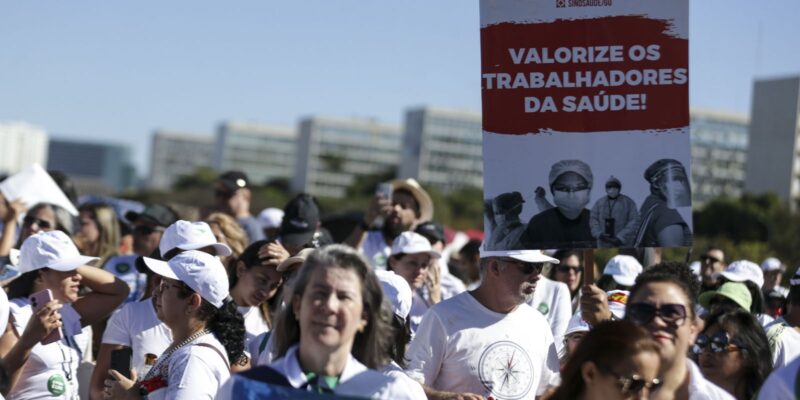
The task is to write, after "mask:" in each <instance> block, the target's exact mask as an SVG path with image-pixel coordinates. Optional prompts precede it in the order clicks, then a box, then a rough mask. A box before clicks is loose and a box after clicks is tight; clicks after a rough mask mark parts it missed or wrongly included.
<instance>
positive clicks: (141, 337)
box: [91, 220, 231, 398]
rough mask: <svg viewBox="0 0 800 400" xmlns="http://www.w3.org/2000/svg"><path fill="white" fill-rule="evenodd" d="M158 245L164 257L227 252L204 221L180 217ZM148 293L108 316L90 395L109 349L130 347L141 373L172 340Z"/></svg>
mask: <svg viewBox="0 0 800 400" xmlns="http://www.w3.org/2000/svg"><path fill="white" fill-rule="evenodd" d="M158 248H159V252H160V254H162V255H164V256H163V257H162V259H164V260H169V259H170V258H173V257H175V256H176V255H178V254H179V253H181V252H184V251H191V250H201V251H205V252H208V253H211V254H212V255H217V256H227V255H230V254H231V249H230V247H228V246H227V245H226V244H222V243H217V239H216V237H214V233H213V232H212V230H211V227H210V226H208V224H207V223H205V222H190V221H184V220H179V221H177V222H175V223H173V224H171V225H169V226H168V227H167V229H166V230H165V231H164V234H163V235H162V236H161V241H160V242H159V244H158ZM143 268H144V272H145V273H147V275H148V280H150V281H151V282H150V285H148V286H149V287H154V288H157V287H158V286H159V285H160V281H161V279H160V276H159V275H157V274H154V273H153V272H152V271H151V270H149V269H148V268H146V267H143ZM223 268H224V267H223ZM151 295H152V293H146V295H145V297H144V298H143V299H142V300H141V301H136V302H131V303H128V304H126V305H125V306H124V307H122V308H120V309H119V310H118V311H117V312H115V313H114V314H113V315H112V316H111V318H109V320H108V324H107V325H106V329H105V332H104V333H103V340H102V344H101V345H100V350H99V351H98V352H97V363H96V366H95V369H94V371H93V373H92V384H91V388H92V395H93V398H100V397H101V396H102V393H103V387H104V386H103V381H104V380H105V379H106V378H107V376H108V374H107V372H106V371H108V368H109V367H110V366H111V352H112V351H113V350H118V349H123V348H131V349H132V352H133V355H132V357H131V365H132V366H133V367H134V368H135V369H136V370H137V371H138V372H139V373H140V374H142V376H143V375H144V374H146V373H147V372H148V371H149V370H150V368H152V367H153V365H154V364H155V361H156V359H157V358H158V356H160V355H161V353H163V352H164V350H165V349H166V348H167V347H168V346H169V344H170V343H171V342H172V333H171V332H170V330H169V328H168V327H167V326H166V325H164V323H162V322H161V320H159V319H158V317H157V316H156V309H155V297H151Z"/></svg>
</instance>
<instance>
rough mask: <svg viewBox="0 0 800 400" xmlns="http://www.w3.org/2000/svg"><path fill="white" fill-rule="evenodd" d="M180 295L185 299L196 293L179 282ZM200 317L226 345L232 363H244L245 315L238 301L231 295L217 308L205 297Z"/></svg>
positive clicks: (199, 313)
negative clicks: (241, 312)
mask: <svg viewBox="0 0 800 400" xmlns="http://www.w3.org/2000/svg"><path fill="white" fill-rule="evenodd" d="M179 285H180V291H179V293H178V294H179V297H181V298H183V299H185V298H187V297H189V296H191V295H192V293H196V292H195V291H194V290H192V288H190V287H189V286H187V285H186V284H185V283H183V282H179ZM198 318H199V319H200V320H201V321H205V322H206V329H208V330H209V331H210V332H211V333H212V334H213V335H214V337H216V338H217V340H219V342H220V343H222V346H223V347H225V352H226V353H228V360H229V361H230V363H231V365H234V364H244V363H245V362H246V360H245V359H244V357H245V354H244V337H245V329H244V317H243V316H242V314H239V311H238V310H237V309H236V303H234V301H233V299H231V298H230V297H229V298H227V299H225V301H224V302H223V303H222V307H220V308H217V307H215V306H214V305H213V304H211V303H209V302H208V300H206V299H203V302H202V303H201V304H200V310H199V312H198Z"/></svg>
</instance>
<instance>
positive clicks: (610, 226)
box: [605, 218, 615, 236]
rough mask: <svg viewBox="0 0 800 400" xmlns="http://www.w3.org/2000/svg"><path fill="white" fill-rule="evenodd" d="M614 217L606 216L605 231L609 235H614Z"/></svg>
mask: <svg viewBox="0 0 800 400" xmlns="http://www.w3.org/2000/svg"><path fill="white" fill-rule="evenodd" d="M614 222H615V221H614V218H606V226H605V233H606V235H608V236H614Z"/></svg>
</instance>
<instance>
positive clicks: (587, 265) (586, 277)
mask: <svg viewBox="0 0 800 400" xmlns="http://www.w3.org/2000/svg"><path fill="white" fill-rule="evenodd" d="M583 284H584V285H594V250H593V249H584V250H583Z"/></svg>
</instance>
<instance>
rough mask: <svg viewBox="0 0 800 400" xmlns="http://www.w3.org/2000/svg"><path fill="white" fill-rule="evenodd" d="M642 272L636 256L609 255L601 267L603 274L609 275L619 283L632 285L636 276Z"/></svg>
mask: <svg viewBox="0 0 800 400" xmlns="http://www.w3.org/2000/svg"><path fill="white" fill-rule="evenodd" d="M641 273H642V264H639V261H638V260H636V258H634V257H631V256H626V255H616V256H614V257H611V259H610V260H608V262H607V263H606V267H605V268H604V269H603V275H611V276H612V277H613V278H614V280H615V281H616V282H617V283H619V284H620V285H625V286H633V284H634V283H636V277H637V276H639V274H641Z"/></svg>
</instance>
